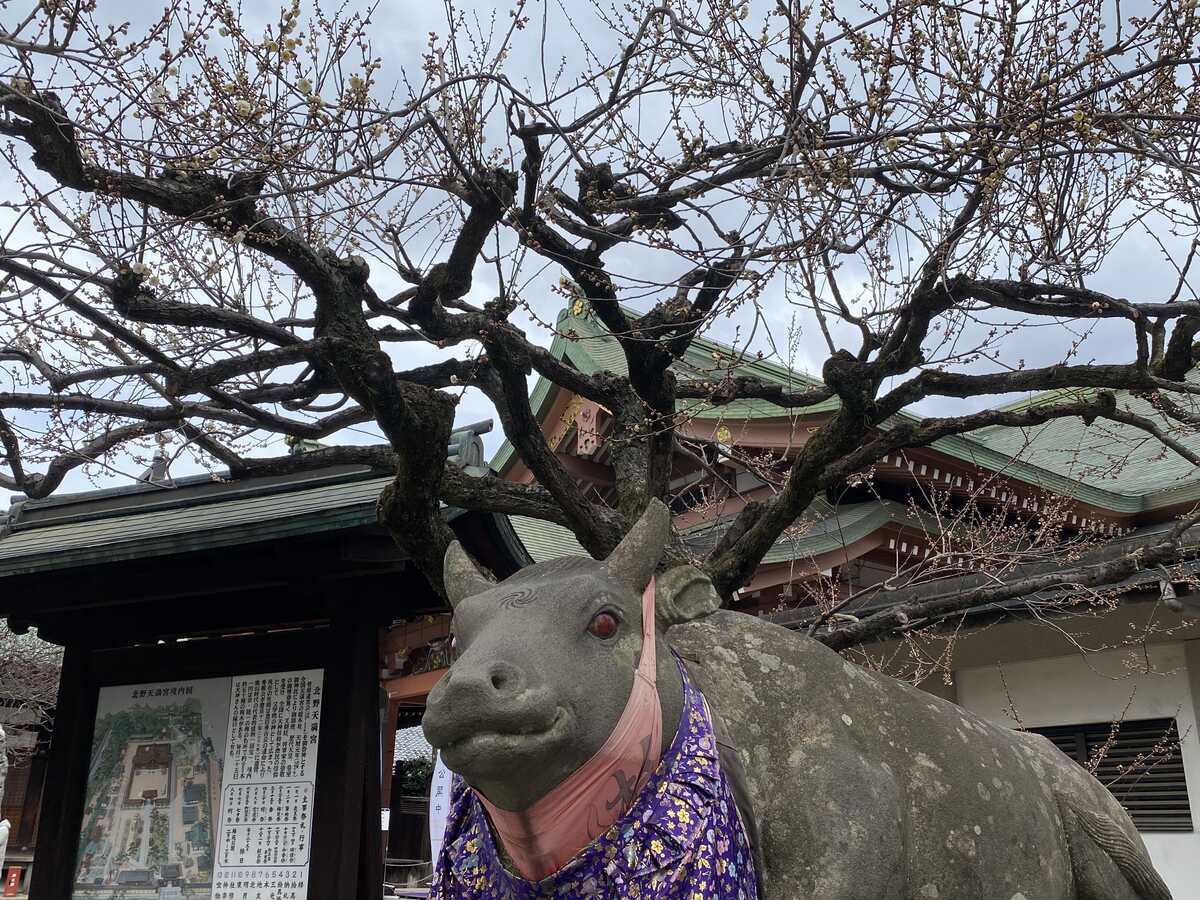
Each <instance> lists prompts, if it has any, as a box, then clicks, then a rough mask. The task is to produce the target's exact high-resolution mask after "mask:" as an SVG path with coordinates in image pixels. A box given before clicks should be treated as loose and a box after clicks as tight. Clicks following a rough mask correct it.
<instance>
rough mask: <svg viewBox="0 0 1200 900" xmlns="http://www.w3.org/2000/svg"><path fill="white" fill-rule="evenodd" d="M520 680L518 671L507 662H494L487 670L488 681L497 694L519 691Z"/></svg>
mask: <svg viewBox="0 0 1200 900" xmlns="http://www.w3.org/2000/svg"><path fill="white" fill-rule="evenodd" d="M522 682H523V679H522V678H521V673H520V671H518V670H517V669H516V668H515V667H514V666H511V665H508V664H507V663H496V664H494V665H493V666H492V667H491V668H490V669H489V670H488V683H489V684H491V686H492V690H493V691H495V692H496V693H497V694H517V693H520V691H521V684H522Z"/></svg>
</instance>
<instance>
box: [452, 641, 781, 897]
mask: <svg viewBox="0 0 1200 900" xmlns="http://www.w3.org/2000/svg"><path fill="white" fill-rule="evenodd" d="M677 661H678V660H677ZM679 670H680V674H681V675H682V677H683V713H682V715H681V716H680V719H679V727H678V729H677V730H676V732H675V740H674V741H672V743H671V747H670V749H669V750H668V751H667V753H666V755H665V756H664V757H663V759H662V760H661V762H660V763H659V765H658V768H657V769H656V770H655V772H654V774H653V775H652V776H651V777H650V780H649V781H648V782H647V783H646V786H645V788H644V789H643V790H642V792H641V793H640V794H639V795H638V797H637V799H636V800H634V802H633V806H631V807H630V809H629V812H627V813H626V814H625V815H624V816H622V817H621V818H620V819H618V820H617V821H616V822H615V823H614V824H613V826H612V827H611V828H609V829H608V831H606V832H604V834H602V835H600V837H598V838H596V839H595V840H594V841H592V842H591V843H590V844H588V845H587V846H586V847H584V848H583V849H582V850H580V851H579V853H577V854H576V855H575V857H574V858H573V859H572V860H571V861H570V862H568V863H567V864H566V865H565V866H563V867H562V868H561V869H559V870H558V871H557V872H555V873H554V874H553V875H551V876H550V877H548V878H546V879H545V880H544V881H540V882H537V883H534V882H531V881H526V880H525V879H524V878H521V877H520V876H518V875H514V874H513V873H511V872H509V871H508V870H507V869H505V868H504V865H503V864H502V863H501V862H500V858H499V855H498V853H497V850H496V844H495V842H494V840H493V839H492V832H491V827H490V826H489V825H488V820H487V816H486V815H485V814H484V811H483V806H482V804H480V802H479V801H478V799H477V798H476V796H475V792H474V791H472V790H471V789H470V788H468V787H467V786H466V784H465V783H464V782H463V780H462V779H461V778H459V777H458V776H457V775H456V776H455V777H454V784H453V787H452V789H451V801H450V814H449V818H448V819H447V822H446V837H445V841H444V842H443V844H442V852H441V854H440V855H439V856H438V859H437V861H436V863H435V865H434V877H433V889H432V892H431V894H430V898H431V900H468V898H469V900H531V898H538V897H572V898H575V897H578V898H584V897H594V898H614V900H616V898H620V900H626V898H636V900H675V898H686V900H710V898H730V900H756V898H757V896H758V895H757V891H756V888H755V876H754V862H753V858H752V856H751V853H750V845H749V842H748V841H747V839H746V835H745V832H744V830H743V828H742V822H741V818H740V817H739V815H738V811H737V807H736V806H735V805H734V800H733V793H732V791H730V789H729V783H728V782H727V781H726V779H725V775H724V774H723V773H722V772H721V767H720V763H719V757H718V750H717V742H716V738H715V736H714V734H713V727H712V721H711V720H710V718H709V715H708V711H707V709H706V708H705V704H704V697H703V696H702V695H701V694H700V692H699V691H698V690H697V689H696V688H694V687H693V686H692V683H691V681H690V679H689V678H688V675H687V671H686V669H684V667H683V665H682V664H680V665H679Z"/></svg>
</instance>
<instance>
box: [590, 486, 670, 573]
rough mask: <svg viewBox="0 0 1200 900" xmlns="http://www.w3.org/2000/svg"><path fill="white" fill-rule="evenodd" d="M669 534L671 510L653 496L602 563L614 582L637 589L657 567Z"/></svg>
mask: <svg viewBox="0 0 1200 900" xmlns="http://www.w3.org/2000/svg"><path fill="white" fill-rule="evenodd" d="M670 537H671V513H670V511H669V510H668V509H667V507H666V506H665V505H664V504H663V502H662V501H661V500H657V499H653V500H651V501H650V503H649V504H648V505H647V506H646V511H645V512H644V513H642V517H641V518H640V519H638V520H637V522H635V523H634V525H633V527H632V528H631V529H629V533H628V534H627V535H625V537H624V538H623V539H622V541H621V543H619V544H618V545H617V549H616V550H614V551H613V552H612V553H610V554H609V555H608V559H606V560H605V561H604V565H605V567H606V568H607V569H608V573H609V574H610V575H611V576H612V577H613V578H614V579H615V580H616V581H619V582H621V583H622V584H625V585H628V586H629V587H630V588H631V589H632V590H634V591H638V592H640V591H641V590H642V589H643V588H645V587H646V584H647V583H648V582H649V581H650V576H651V575H653V574H654V570H655V569H656V568H657V567H658V563H659V560H661V559H662V555H663V550H665V549H666V546H667V541H668V540H669V539H670Z"/></svg>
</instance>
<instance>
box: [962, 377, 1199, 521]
mask: <svg viewBox="0 0 1200 900" xmlns="http://www.w3.org/2000/svg"><path fill="white" fill-rule="evenodd" d="M1187 380H1188V381H1189V382H1190V383H1192V384H1200V375H1198V373H1197V372H1196V370H1193V371H1192V372H1190V373H1189V374H1188V376H1187ZM1091 393H1094V392H1093V391H1090V390H1083V389H1079V390H1073V391H1053V392H1049V393H1048V394H1047V395H1043V396H1039V397H1035V398H1034V399H1033V400H1032V401H1030V403H1046V402H1053V401H1060V400H1065V399H1076V398H1079V399H1083V398H1086V397H1087V396H1088V395H1090V394H1091ZM1114 393H1116V395H1117V405H1118V407H1119V408H1122V409H1127V410H1129V411H1130V412H1132V413H1134V414H1136V415H1138V416H1142V417H1144V418H1146V419H1149V420H1150V421H1152V422H1154V423H1155V424H1156V425H1158V427H1159V428H1160V429H1161V430H1162V431H1163V432H1164V433H1166V434H1169V435H1170V436H1171V437H1172V438H1173V439H1175V440H1177V441H1178V442H1179V443H1180V444H1182V445H1183V446H1184V447H1186V448H1187V449H1188V450H1190V451H1192V452H1194V453H1200V433H1198V432H1197V431H1196V430H1195V429H1189V428H1187V427H1186V426H1182V425H1180V424H1179V423H1178V422H1175V421H1174V420H1172V419H1169V418H1168V417H1167V416H1165V415H1164V414H1163V413H1162V412H1160V411H1159V410H1158V409H1157V408H1155V406H1154V405H1153V404H1152V403H1150V402H1149V401H1148V400H1145V399H1143V398H1141V397H1137V396H1134V395H1133V394H1131V393H1130V392H1129V391H1116V392H1114ZM1172 402H1174V404H1175V405H1176V406H1179V407H1181V408H1182V409H1183V410H1184V411H1186V412H1187V413H1188V414H1190V415H1192V416H1200V397H1197V396H1196V395H1193V394H1183V393H1175V394H1172ZM971 438H972V439H973V440H974V441H976V442H978V443H980V444H983V445H984V446H986V447H988V448H989V449H991V450H994V451H995V452H997V453H1000V454H1002V455H1004V456H1005V457H1010V458H1011V457H1013V456H1018V455H1019V456H1020V458H1021V460H1022V462H1024V463H1026V464H1028V465H1030V466H1036V467H1037V468H1039V469H1041V470H1043V471H1045V472H1049V473H1053V474H1054V475H1057V476H1059V477H1061V478H1064V479H1068V480H1070V481H1072V482H1076V483H1080V484H1081V485H1083V486H1085V487H1086V488H1090V489H1092V490H1094V491H1097V492H1102V493H1103V494H1104V495H1106V496H1112V495H1117V496H1121V497H1123V498H1125V499H1126V501H1127V504H1128V503H1129V502H1130V501H1132V505H1136V508H1137V509H1138V510H1140V509H1152V508H1154V507H1158V506H1166V505H1170V504H1174V503H1180V502H1183V501H1186V500H1192V499H1196V497H1197V496H1198V495H1200V480H1198V479H1197V472H1196V467H1195V466H1194V465H1193V464H1192V463H1191V462H1189V461H1188V460H1186V459H1185V458H1184V457H1182V456H1180V455H1179V454H1178V453H1176V452H1175V451H1173V450H1171V449H1169V448H1168V447H1166V446H1165V445H1163V444H1162V443H1160V442H1159V441H1158V440H1157V439H1156V438H1154V437H1153V436H1151V435H1149V434H1147V433H1146V432H1144V431H1142V430H1141V429H1139V428H1135V427H1133V426H1132V425H1126V424H1124V423H1121V422H1112V421H1107V420H1104V419H1097V420H1096V421H1095V422H1094V423H1092V424H1091V425H1085V424H1084V423H1083V420H1082V419H1080V418H1078V417H1074V416H1073V417H1070V418H1064V419H1055V420H1053V421H1050V422H1047V423H1046V424H1044V425H1037V426H1034V427H1031V428H1005V427H1002V426H995V425H993V426H991V427H989V428H984V429H980V430H979V431H977V432H973V433H972V435H971ZM1081 499H1082V497H1081ZM1104 505H1106V504H1104Z"/></svg>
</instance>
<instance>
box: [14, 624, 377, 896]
mask: <svg viewBox="0 0 1200 900" xmlns="http://www.w3.org/2000/svg"><path fill="white" fill-rule="evenodd" d="M377 648H378V623H377V622H376V621H374V620H373V619H372V618H371V617H369V616H355V615H354V604H347V606H346V608H345V609H344V611H343V613H342V614H340V615H337V616H335V617H334V618H333V620H332V621H331V622H330V623H329V624H328V625H324V626H318V627H309V628H303V629H294V630H290V631H283V632H276V633H267V634H254V635H244V636H229V637H219V638H210V639H207V640H199V641H185V642H175V641H172V642H169V643H165V644H154V645H149V646H141V647H131V648H119V649H107V650H101V649H90V648H87V647H82V646H70V645H69V646H68V647H67V648H66V651H65V654H64V658H63V670H62V681H61V686H60V688H59V702H58V709H57V713H56V716H55V723H54V735H53V739H52V743H51V747H50V759H49V778H48V780H47V786H46V791H45V795H44V798H43V804H44V805H43V816H42V821H41V829H40V831H39V834H38V854H37V855H38V860H37V866H35V867H34V871H33V883H32V885H31V889H30V900H70V898H71V894H72V890H73V887H74V880H75V873H76V865H77V854H78V847H79V836H80V827H81V822H82V818H83V812H84V810H83V804H84V796H85V791H86V785H87V773H88V764H89V760H90V758H91V752H92V738H93V731H94V727H95V721H96V708H97V702H98V698H99V691H100V688H102V687H106V686H110V685H136V684H145V683H152V682H156V681H158V682H163V681H187V680H194V679H200V678H218V677H228V676H237V675H257V674H264V673H269V672H286V671H294V670H300V669H323V670H324V690H323V700H322V708H321V727H320V734H319V737H318V743H317V778H316V788H315V796H314V800H313V830H312V845H311V853H310V866H309V882H308V883H309V888H308V897H309V900H324V898H334V897H336V898H339V900H341V898H352V897H353V898H360V900H367V898H370V900H378V898H380V897H381V896H382V892H383V859H382V855H381V848H380V845H379V840H378V838H379V810H380V807H381V803H380V799H381V797H380V776H381V772H380V764H381V763H380V732H379V713H378V700H379V670H378V665H377Z"/></svg>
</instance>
